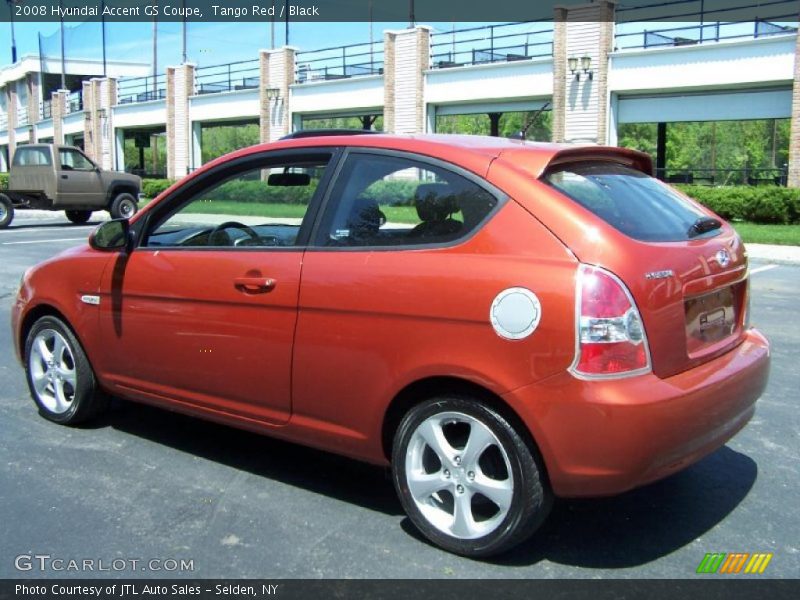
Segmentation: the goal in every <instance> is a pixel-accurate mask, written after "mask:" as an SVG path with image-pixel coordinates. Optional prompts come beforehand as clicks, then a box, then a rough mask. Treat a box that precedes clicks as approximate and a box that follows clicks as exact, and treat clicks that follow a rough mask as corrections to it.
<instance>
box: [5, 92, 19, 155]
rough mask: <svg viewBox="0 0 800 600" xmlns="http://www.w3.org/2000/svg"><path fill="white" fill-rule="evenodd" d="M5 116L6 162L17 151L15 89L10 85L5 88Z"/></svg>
mask: <svg viewBox="0 0 800 600" xmlns="http://www.w3.org/2000/svg"><path fill="white" fill-rule="evenodd" d="M5 94H6V116H7V117H8V160H9V161H11V159H12V158H13V157H14V151H15V150H16V149H17V132H16V131H15V129H16V127H17V88H16V87H14V85H12V84H11V83H7V84H6V86H5Z"/></svg>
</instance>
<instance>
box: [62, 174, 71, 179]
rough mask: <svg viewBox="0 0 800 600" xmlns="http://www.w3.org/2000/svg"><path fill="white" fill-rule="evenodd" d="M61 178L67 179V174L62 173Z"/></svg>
mask: <svg viewBox="0 0 800 600" xmlns="http://www.w3.org/2000/svg"><path fill="white" fill-rule="evenodd" d="M61 179H69V175H62V176H61Z"/></svg>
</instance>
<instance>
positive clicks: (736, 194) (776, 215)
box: [676, 185, 800, 224]
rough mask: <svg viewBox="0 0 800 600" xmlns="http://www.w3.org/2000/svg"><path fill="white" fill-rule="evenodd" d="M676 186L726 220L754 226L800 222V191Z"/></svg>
mask: <svg viewBox="0 0 800 600" xmlns="http://www.w3.org/2000/svg"><path fill="white" fill-rule="evenodd" d="M676 187H677V188H679V189H681V190H682V191H683V192H684V193H686V194H687V195H689V196H691V197H692V198H694V199H695V200H697V201H698V202H700V204H702V205H704V206H706V207H708V208H710V209H711V210H713V211H714V212H715V213H717V214H718V215H719V216H721V217H722V218H723V219H728V220H740V221H751V222H753V223H782V224H790V223H800V189H796V188H783V187H778V186H761V187H753V186H731V187H703V186H698V185H677V186H676Z"/></svg>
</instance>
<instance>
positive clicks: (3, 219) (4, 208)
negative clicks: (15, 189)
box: [0, 194, 14, 229]
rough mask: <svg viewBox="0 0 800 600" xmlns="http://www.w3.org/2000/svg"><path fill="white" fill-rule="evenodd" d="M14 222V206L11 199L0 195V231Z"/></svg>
mask: <svg viewBox="0 0 800 600" xmlns="http://www.w3.org/2000/svg"><path fill="white" fill-rule="evenodd" d="M13 220H14V204H13V203H12V202H11V198H9V197H8V196H6V195H5V194H0V229H5V228H6V227H8V226H9V225H11V221H13Z"/></svg>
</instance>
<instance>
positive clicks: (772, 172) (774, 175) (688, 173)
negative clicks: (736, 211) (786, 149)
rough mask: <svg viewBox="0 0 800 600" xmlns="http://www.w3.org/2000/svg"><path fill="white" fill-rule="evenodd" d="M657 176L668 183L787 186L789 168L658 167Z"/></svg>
mask: <svg viewBox="0 0 800 600" xmlns="http://www.w3.org/2000/svg"><path fill="white" fill-rule="evenodd" d="M655 172H656V177H658V178H659V179H661V180H662V181H666V182H667V183H687V184H692V185H705V186H721V185H780V186H786V182H787V179H788V177H789V168H788V167H787V166H784V167H781V168H764V169H762V168H745V169H694V168H692V169H671V168H666V169H656V170H655Z"/></svg>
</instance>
